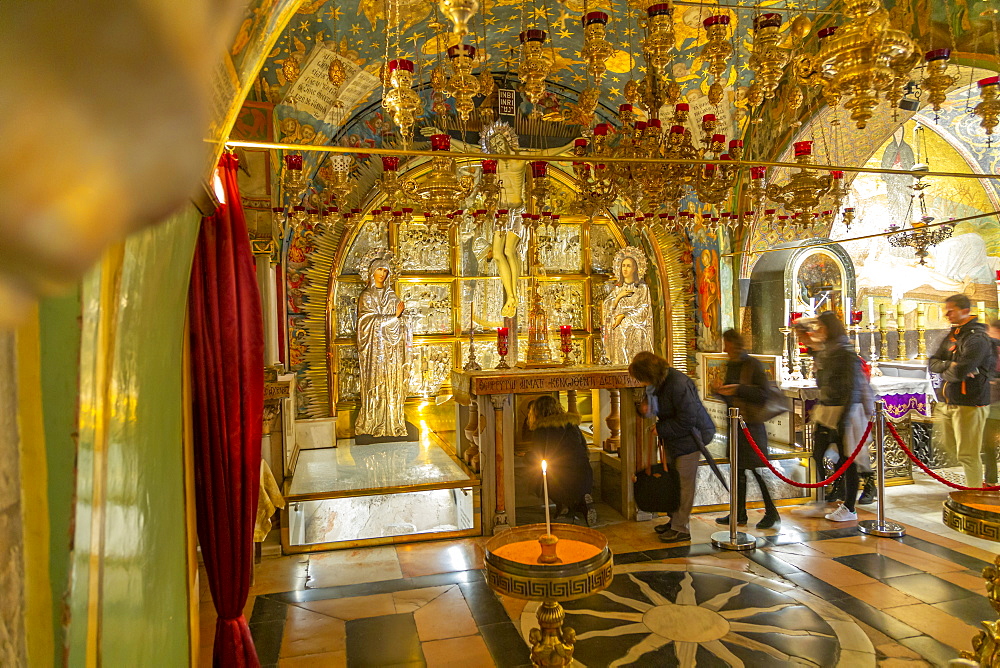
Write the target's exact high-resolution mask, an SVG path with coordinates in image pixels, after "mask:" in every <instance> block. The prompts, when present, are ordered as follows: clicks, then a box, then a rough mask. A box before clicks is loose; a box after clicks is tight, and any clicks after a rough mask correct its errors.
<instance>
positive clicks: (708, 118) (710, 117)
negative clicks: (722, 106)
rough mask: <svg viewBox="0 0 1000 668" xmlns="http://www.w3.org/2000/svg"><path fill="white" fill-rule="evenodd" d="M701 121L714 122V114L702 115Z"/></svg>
mask: <svg viewBox="0 0 1000 668" xmlns="http://www.w3.org/2000/svg"><path fill="white" fill-rule="evenodd" d="M701 122H702V123H714V122H715V114H705V115H704V116H702V117H701Z"/></svg>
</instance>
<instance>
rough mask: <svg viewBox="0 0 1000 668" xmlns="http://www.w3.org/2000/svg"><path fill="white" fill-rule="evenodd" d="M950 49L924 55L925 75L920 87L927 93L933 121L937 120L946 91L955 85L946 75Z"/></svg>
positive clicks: (950, 76) (937, 50)
mask: <svg viewBox="0 0 1000 668" xmlns="http://www.w3.org/2000/svg"><path fill="white" fill-rule="evenodd" d="M950 57H951V49H935V50H933V51H928V52H927V53H925V54H924V60H925V61H927V70H926V72H927V74H926V76H924V80H923V81H921V82H920V87H921V88H922V89H924V90H926V91H927V101H928V102H929V103H930V104H931V107H933V109H934V120H935V121H937V120H938V114H939V112H940V111H941V105H942V104H944V102H945V100H946V99H947V91H948V89H949V88H951V87H952V86H954V85H955V77H953V76H952V75H950V74H948V59H949V58H950Z"/></svg>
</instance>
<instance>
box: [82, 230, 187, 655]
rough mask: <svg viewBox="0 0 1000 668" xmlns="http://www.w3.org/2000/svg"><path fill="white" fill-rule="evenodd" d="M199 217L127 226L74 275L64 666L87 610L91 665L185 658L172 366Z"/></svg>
mask: <svg viewBox="0 0 1000 668" xmlns="http://www.w3.org/2000/svg"><path fill="white" fill-rule="evenodd" d="M198 224H199V216H198V215H197V213H196V212H194V211H193V210H192V211H188V212H186V213H185V214H183V215H178V216H175V217H174V218H171V219H170V220H168V221H166V222H165V223H163V224H160V225H157V226H155V227H152V228H149V229H147V230H145V231H144V232H142V233H140V234H136V235H134V236H132V237H130V238H129V239H128V240H127V242H126V243H125V245H124V250H123V251H122V252H121V253H120V255H119V256H118V257H115V253H114V252H110V253H109V256H107V257H106V258H105V261H104V262H103V263H102V265H101V266H98V267H96V268H95V269H94V270H93V271H92V272H91V273H90V274H89V275H88V276H87V278H86V280H85V281H84V285H83V293H82V306H83V310H82V312H83V328H82V333H83V338H82V341H83V343H82V346H81V355H80V370H81V371H80V401H81V411H80V446H79V460H78V461H79V465H78V480H77V508H76V536H75V546H74V548H75V549H74V553H73V565H72V570H73V588H72V596H71V600H70V608H71V615H72V617H71V622H70V635H69V642H70V665H74V666H75V665H84V664H85V662H86V660H87V658H88V656H87V655H88V649H87V635H88V632H89V633H91V634H93V631H94V626H93V625H94V623H95V621H96V624H97V626H98V630H99V634H98V635H97V636H96V637H98V638H99V639H100V640H99V643H98V646H97V648H96V651H97V653H98V657H97V659H98V661H99V663H100V664H103V665H106V666H186V665H188V663H189V659H190V647H189V645H190V642H191V638H190V626H189V620H188V612H189V603H188V583H187V568H188V565H187V542H186V541H187V527H186V523H185V507H184V462H183V448H182V406H181V371H182V352H183V349H184V345H185V342H184V320H185V314H186V308H187V285H188V276H189V273H190V266H191V257H192V252H193V248H194V243H195V239H196V236H197V231H198ZM102 349H103V350H104V352H106V353H107V356H106V357H102V355H100V352H101V351H102ZM102 431H103V434H104V435H103V436H102ZM102 443H106V450H105V451H103V452H102V450H101V444H102ZM95 480H97V481H101V480H103V481H104V487H103V490H102V488H101V486H100V484H98V485H95V484H94V481H95ZM94 551H97V552H99V554H100V557H101V558H100V559H98V560H95V563H97V564H99V566H98V567H99V568H100V569H101V572H100V573H99V574H98V575H99V580H97V581H96V582H97V583H98V584H97V585H96V591H97V596H96V598H97V599H98V600H95V601H91V600H89V599H90V597H89V596H88V593H87V586H88V585H87V583H88V582H94V581H93V580H92V577H93V576H94V575H95V573H93V572H92V571H91V570H90V569H91V563H92V562H91V560H90V556H91V554H93V553H94ZM88 606H96V607H90V608H88ZM88 609H89V610H91V612H92V613H94V614H93V615H92V616H91V617H90V618H89V619H88V614H87V613H88ZM91 658H93V657H91Z"/></svg>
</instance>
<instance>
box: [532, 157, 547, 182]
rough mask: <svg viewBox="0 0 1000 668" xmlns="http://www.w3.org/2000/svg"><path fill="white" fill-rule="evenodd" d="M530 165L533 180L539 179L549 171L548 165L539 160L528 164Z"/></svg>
mask: <svg viewBox="0 0 1000 668" xmlns="http://www.w3.org/2000/svg"><path fill="white" fill-rule="evenodd" d="M528 164H530V165H531V177H532V178H535V179H540V178H542V177H544V176H545V175H546V174H547V173H548V171H549V163H547V162H543V161H541V160H536V161H534V162H530V163H528Z"/></svg>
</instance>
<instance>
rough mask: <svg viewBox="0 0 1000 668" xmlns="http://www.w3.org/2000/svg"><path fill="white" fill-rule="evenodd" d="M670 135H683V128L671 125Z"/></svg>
mask: <svg viewBox="0 0 1000 668" xmlns="http://www.w3.org/2000/svg"><path fill="white" fill-rule="evenodd" d="M670 134H672V135H682V134H684V126H683V125H671V126H670Z"/></svg>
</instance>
